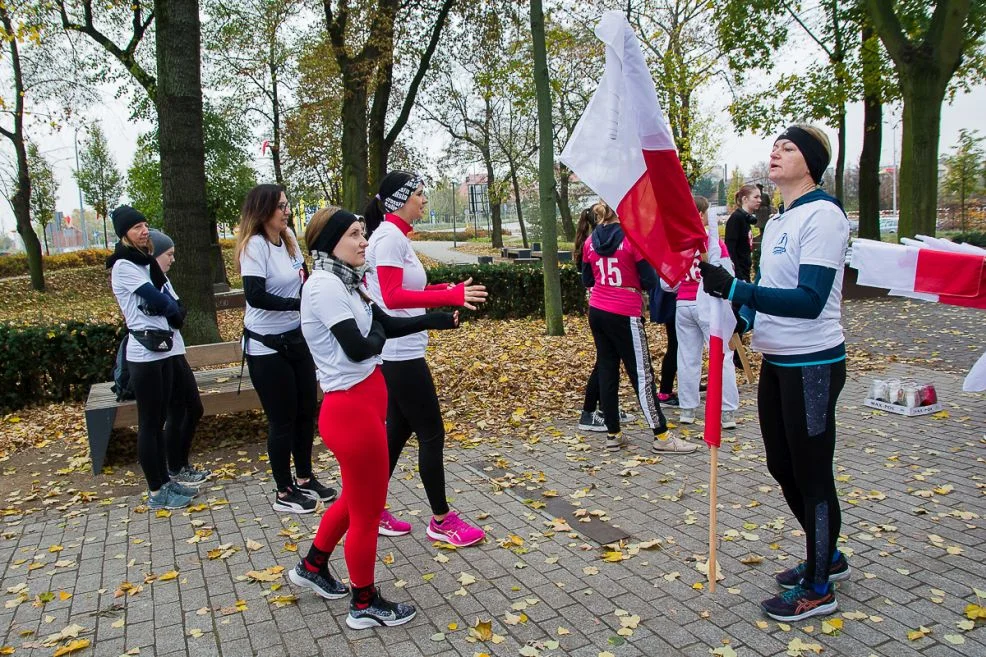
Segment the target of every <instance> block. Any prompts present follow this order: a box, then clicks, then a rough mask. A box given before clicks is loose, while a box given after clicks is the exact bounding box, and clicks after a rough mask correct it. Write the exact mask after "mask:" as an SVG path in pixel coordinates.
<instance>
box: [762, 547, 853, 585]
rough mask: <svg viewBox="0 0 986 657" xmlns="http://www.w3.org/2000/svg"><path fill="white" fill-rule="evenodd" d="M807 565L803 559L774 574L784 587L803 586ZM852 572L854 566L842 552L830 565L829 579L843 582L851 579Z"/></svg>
mask: <svg viewBox="0 0 986 657" xmlns="http://www.w3.org/2000/svg"><path fill="white" fill-rule="evenodd" d="M807 566H808V564H806V563H805V562H804V561H802V562H801V563H799V564H798V565H797V566H795V567H794V568H788V569H787V570H784V571H781V572H779V573H777V574H776V575H774V579H776V580H777V583H778V584H779V585H780V586H781V588H784V589H793V588H794V587H796V586H801V585H802V584H803V583H804V578H805V570H806V569H807ZM851 574H852V568H850V567H849V561H848V560H847V559H846V555H844V554H842V553H841V552H840V553H839V557H838V558H837V559H836V560H835V561H833V562H832V564H831V565H830V566H829V581H830V582H842V581H845V580H847V579H849V575H851Z"/></svg>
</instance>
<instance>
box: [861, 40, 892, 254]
mask: <svg viewBox="0 0 986 657" xmlns="http://www.w3.org/2000/svg"><path fill="white" fill-rule="evenodd" d="M873 36H874V34H873V28H871V27H869V26H865V27H863V35H862V37H863V45H862V48H863V50H862V60H863V151H862V152H861V153H860V155H859V236H860V237H863V238H866V239H871V240H879V239H880V151H881V150H882V148H883V145H882V141H883V102H882V98H881V93H880V88H879V84H880V79H879V75H880V72H879V61H878V57H879V55H878V54H877V52H876V43H875V39H873ZM896 173H897V172H896V171H895V172H894V175H896Z"/></svg>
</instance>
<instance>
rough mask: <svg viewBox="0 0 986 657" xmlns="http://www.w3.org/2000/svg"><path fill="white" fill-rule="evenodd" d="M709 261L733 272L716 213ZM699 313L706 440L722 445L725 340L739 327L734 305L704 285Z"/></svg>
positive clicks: (699, 291) (726, 341)
mask: <svg viewBox="0 0 986 657" xmlns="http://www.w3.org/2000/svg"><path fill="white" fill-rule="evenodd" d="M708 261H709V264H712V265H722V266H723V267H725V268H726V269H728V270H729V272H730V273H733V265H732V263H731V261H730V260H729V258H723V256H722V250H721V249H720V247H719V227H718V225H717V223H716V219H715V218H714V217H711V216H710V217H709V250H708ZM696 304H697V305H698V309H699V315H700V316H701V317H706V316H708V318H709V385H708V389H707V390H706V392H705V442H706V444H708V446H709V447H719V446H721V445H722V365H723V361H724V360H725V358H726V344H727V343H728V342H729V339H730V338H731V337H732V336H733V331H734V330H735V329H736V316H735V315H733V306H732V304H731V303H729V301H727V300H726V299H717V298H715V297H713V296H710V295H708V294H706V292H705V290H703V289H702V288H701V287H700V288H699V290H698V297H697V298H696Z"/></svg>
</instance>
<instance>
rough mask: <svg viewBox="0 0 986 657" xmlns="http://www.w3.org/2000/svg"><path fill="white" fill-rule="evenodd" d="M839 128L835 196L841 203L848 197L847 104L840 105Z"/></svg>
mask: <svg viewBox="0 0 986 657" xmlns="http://www.w3.org/2000/svg"><path fill="white" fill-rule="evenodd" d="M838 119H839V130H838V135H837V136H836V139H837V140H838V142H839V143H838V146H837V148H838V149H839V155H838V156H837V157H836V159H835V197H836V198H837V199H839V202H840V203H843V204H844V203H845V202H846V199H845V196H846V105H845V103H841V104H840V105H839V116H838Z"/></svg>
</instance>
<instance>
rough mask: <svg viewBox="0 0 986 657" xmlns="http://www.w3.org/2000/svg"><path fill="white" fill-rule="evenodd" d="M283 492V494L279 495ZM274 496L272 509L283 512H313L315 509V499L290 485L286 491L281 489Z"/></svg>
mask: <svg viewBox="0 0 986 657" xmlns="http://www.w3.org/2000/svg"><path fill="white" fill-rule="evenodd" d="M281 492H284V496H283V497H282V496H281ZM281 492H278V493H277V494H275V496H274V504H273V506H274V510H275V511H281V512H283V513H299V514H304V513H313V512H314V511H315V504H316V503H315V500H313V499H312V498H310V497H308V496H307V495H305V494H304V493H302V492H301V491H300V490H298V489H297V488H296V487H294V486H291V487H290V488H288V489H287V490H286V491H281Z"/></svg>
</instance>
